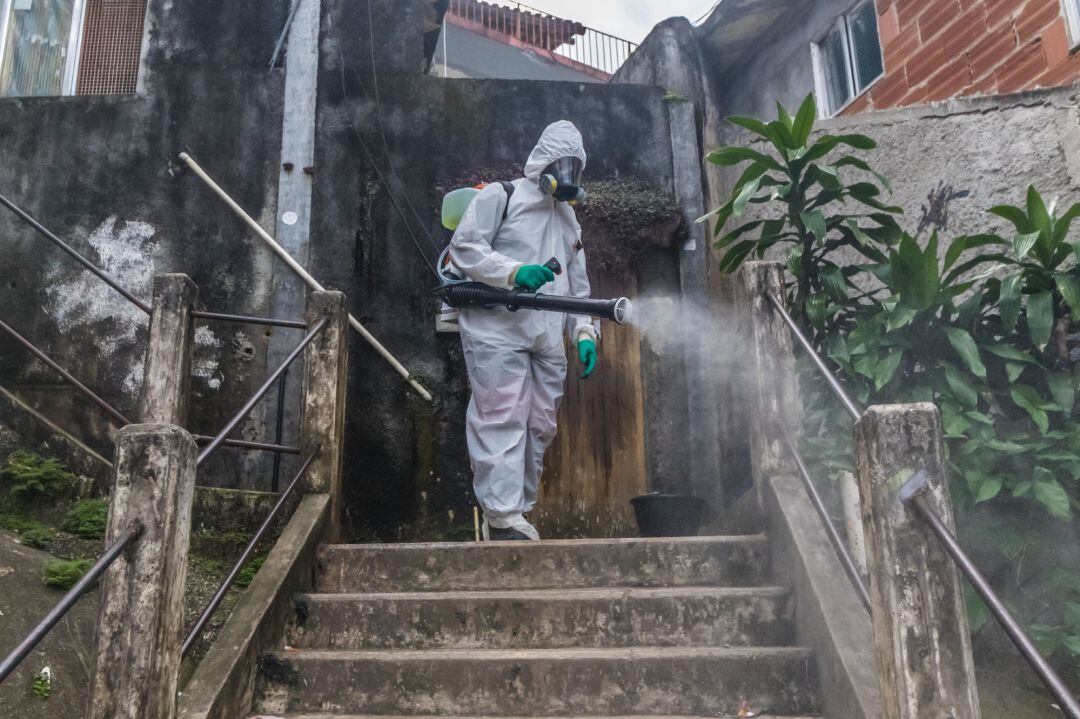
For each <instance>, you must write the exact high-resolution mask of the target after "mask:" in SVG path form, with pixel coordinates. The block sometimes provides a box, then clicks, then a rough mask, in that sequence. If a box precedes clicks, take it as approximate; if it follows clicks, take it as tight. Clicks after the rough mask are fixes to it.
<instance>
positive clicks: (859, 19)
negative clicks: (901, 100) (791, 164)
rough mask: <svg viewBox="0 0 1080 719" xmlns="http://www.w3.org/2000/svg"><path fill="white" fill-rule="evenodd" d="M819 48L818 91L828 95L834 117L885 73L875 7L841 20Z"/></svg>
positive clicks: (859, 8)
mask: <svg viewBox="0 0 1080 719" xmlns="http://www.w3.org/2000/svg"><path fill="white" fill-rule="evenodd" d="M817 47H818V53H817V57H818V63H819V68H818V72H819V76H820V78H821V81H820V83H819V85H823V87H819V89H820V90H824V92H825V95H826V109H827V113H826V114H828V115H835V114H836V113H837V112H839V111H840V110H841V109H843V107H844V106H845V105H847V104H848V103H849V102H851V100H852V99H854V98H855V97H856V96H857V95H859V94H860V93H861V92H862V91H863V90H865V89H866V88H867V87H869V86H870V84H871V83H872V82H874V80H876V79H878V78H879V77H881V74H882V72H883V70H884V68H883V66H882V62H881V41H880V39H879V38H878V27H877V9H876V8H875V7H874V3H873V2H864V3H862V4H860V5H858V6H856V7H855V9H853V10H852V11H850V12H848V13H846V14H844V15H841V16H840V17H838V18H837V19H836V23H835V24H834V25H833V26H832V28H830V29H829V32H828V33H826V35H825V37H824V38H822V39H821V41H820V42H818V45H817Z"/></svg>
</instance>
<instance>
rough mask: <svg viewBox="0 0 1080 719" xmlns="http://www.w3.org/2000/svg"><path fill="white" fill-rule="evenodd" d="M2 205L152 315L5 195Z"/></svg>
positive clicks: (133, 297)
mask: <svg viewBox="0 0 1080 719" xmlns="http://www.w3.org/2000/svg"><path fill="white" fill-rule="evenodd" d="M0 204H2V205H4V206H5V207H7V208H8V209H9V210H11V211H12V212H14V213H15V214H16V215H17V216H18V217H19V219H21V220H22V221H23V222H25V223H26V224H28V225H30V226H31V227H33V228H34V229H35V230H37V231H38V232H39V233H41V235H42V236H44V237H45V239H47V240H49V241H50V242H52V243H53V244H54V245H56V246H57V247H59V248H60V249H61V250H63V251H64V252H66V253H68V254H69V255H71V256H72V257H73V258H74V259H75V261H76V262H78V263H79V264H80V265H82V266H83V267H85V268H86V269H88V270H90V272H92V273H93V274H94V275H96V276H97V278H98V279H99V280H101V281H102V282H104V283H105V284H107V285H108V286H109V287H112V288H113V289H114V290H116V291H117V292H119V293H120V294H121V295H123V297H124V299H126V300H127V301H128V302H130V303H131V304H133V305H135V306H136V307H138V308H139V309H140V310H142V311H143V312H145V313H146V314H150V312H151V308H150V305H148V304H146V303H145V302H143V301H142V300H140V299H139V298H138V297H136V296H135V295H133V294H131V293H130V292H128V291H127V290H126V289H124V288H123V286H121V284H120V283H119V282H117V281H116V280H115V279H113V278H112V277H110V276H109V275H107V274H105V272H104V271H103V270H101V269H98V267H97V266H96V265H95V264H94V263H93V262H91V261H90V260H88V259H86V258H85V257H83V256H82V255H80V254H79V253H78V252H77V251H76V250H75V248H73V247H72V246H71V245H69V244H67V243H66V242H64V241H63V240H61V239H60V238H59V237H57V236H56V235H55V234H53V233H52V232H50V231H49V230H48V229H47V228H46V227H45V226H44V225H42V224H41V223H40V222H38V221H37V220H35V219H34V218H33V217H31V216H30V214H29V213H28V212H26V211H25V210H23V209H22V208H20V207H19V206H18V205H16V204H15V203H14V202H12V201H11V200H9V199H8V198H6V197H4V196H3V195H0Z"/></svg>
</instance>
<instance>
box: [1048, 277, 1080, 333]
mask: <svg viewBox="0 0 1080 719" xmlns="http://www.w3.org/2000/svg"><path fill="white" fill-rule="evenodd" d="M1054 282H1055V283H1056V284H1057V289H1058V292H1060V293H1061V297H1062V299H1064V300H1065V304H1067V305H1068V306H1069V316H1070V317H1072V320H1073V322H1080V277H1077V276H1076V275H1074V274H1066V273H1064V272H1059V273H1057V274H1056V275H1054Z"/></svg>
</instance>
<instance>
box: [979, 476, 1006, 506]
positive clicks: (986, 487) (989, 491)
mask: <svg viewBox="0 0 1080 719" xmlns="http://www.w3.org/2000/svg"><path fill="white" fill-rule="evenodd" d="M1000 491H1001V480H1000V479H995V478H993V477H988V478H987V479H986V480H985V481H984V482H983V483H982V484H981V485H979V491H978V493H976V495H975V504H978V503H979V502H985V501H987V500H990V499H993V498H994V497H996V496H998V492H1000Z"/></svg>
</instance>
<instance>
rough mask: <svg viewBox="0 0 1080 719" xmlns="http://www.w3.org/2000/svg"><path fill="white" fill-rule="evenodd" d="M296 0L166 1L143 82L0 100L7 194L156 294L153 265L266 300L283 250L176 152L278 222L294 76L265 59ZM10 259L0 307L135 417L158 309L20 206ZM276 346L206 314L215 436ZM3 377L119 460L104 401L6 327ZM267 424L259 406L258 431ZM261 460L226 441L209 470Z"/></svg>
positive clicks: (4, 218)
mask: <svg viewBox="0 0 1080 719" xmlns="http://www.w3.org/2000/svg"><path fill="white" fill-rule="evenodd" d="M287 11H288V2H287V0H269V1H256V0H236V1H235V2H229V3H220V2H217V1H216V0H186V1H185V2H182V3H179V2H171V1H170V0H151V2H150V3H149V10H148V19H147V35H146V37H147V40H146V47H145V66H144V68H143V75H142V80H141V83H140V86H141V87H143V88H144V89H143V91H142V92H141V94H139V95H137V96H111V97H105V96H83V97H49V98H5V99H0V155H2V156H3V157H4V162H3V163H2V164H0V193H2V194H4V195H5V196H7V197H9V198H10V199H12V200H13V201H15V202H16V203H18V204H19V205H21V206H22V207H23V208H24V209H25V210H26V211H28V212H30V213H31V214H33V215H34V216H36V217H37V218H39V219H40V220H41V221H42V222H43V223H44V224H45V225H46V226H48V227H49V228H51V229H52V230H54V231H55V232H56V233H57V234H59V235H60V236H61V237H62V238H64V239H66V240H68V241H69V242H70V243H71V244H72V245H73V246H75V248H76V249H78V250H79V251H80V252H82V253H84V254H85V255H86V256H87V257H89V258H90V259H91V260H92V261H94V262H95V263H96V264H98V265H99V266H101V267H103V268H104V269H105V270H106V271H108V272H110V273H112V274H113V275H114V276H115V277H116V278H117V279H118V280H120V282H121V283H123V285H124V286H125V287H126V288H127V289H128V290H130V291H131V292H133V293H135V294H136V295H138V296H139V297H141V298H142V299H144V300H145V301H149V300H150V294H151V281H152V278H153V275H154V274H155V273H157V272H184V273H187V274H189V275H190V276H191V277H192V278H193V279H194V280H195V282H196V283H197V284H198V285H199V286H200V290H201V296H202V298H203V303H204V305H205V307H207V308H210V309H214V310H218V311H228V312H234V313H245V314H255V315H258V314H264V313H266V311H267V307H268V292H269V287H268V284H269V280H268V278H269V267H270V257H269V255H268V254H267V252H266V251H265V250H264V248H263V247H262V246H261V245H260V244H259V243H258V240H255V239H252V238H251V237H250V235H249V233H247V232H246V231H245V230H244V228H243V227H242V225H241V224H240V223H239V222H238V221H237V220H236V218H235V217H234V216H233V215H232V214H231V213H230V212H229V211H228V210H227V209H226V208H225V207H224V206H223V205H222V204H221V203H220V201H219V200H217V199H216V198H215V197H213V196H211V195H210V194H209V193H208V192H207V191H206V190H205V188H203V187H202V186H200V185H198V184H197V181H195V180H193V179H192V178H191V177H189V176H185V175H184V174H182V173H181V172H180V168H179V167H178V166H177V165H176V163H175V157H176V155H177V153H179V152H180V151H181V150H187V151H189V152H191V153H192V154H193V155H195V156H196V157H197V158H199V160H200V161H202V162H203V163H205V165H206V166H207V169H209V170H210V171H211V172H213V173H214V174H215V175H217V176H218V177H219V178H220V179H221V181H222V183H223V184H225V185H226V186H227V187H228V188H229V191H230V192H231V193H233V194H234V196H235V197H236V198H237V200H238V201H239V202H240V203H241V204H242V205H244V206H245V207H246V208H248V209H249V210H250V211H251V212H252V213H253V214H254V215H255V216H256V217H257V218H260V219H262V220H265V221H269V224H270V226H272V219H273V215H274V206H273V203H274V198H275V196H276V192H275V188H276V178H277V171H276V169H275V165H276V164H277V160H278V154H279V148H280V128H281V112H282V110H281V95H282V84H283V81H282V76H283V72H282V70H280V69H275V70H271V69H268V68H267V63H268V61H269V58H270V55H271V54H272V52H273V47H274V42H275V41H276V38H277V35H278V33H279V32H280V30H281V27H282V25H283V24H284V21H285V15H286V13H287ZM0 256H2V257H3V262H2V263H0V317H2V319H3V320H4V321H5V322H7V323H8V324H10V325H12V326H13V327H14V328H15V329H16V330H18V331H19V332H20V333H22V334H23V335H24V336H26V337H27V338H29V339H31V340H32V341H33V342H34V343H36V344H37V345H38V346H39V347H41V348H43V349H45V350H46V351H47V352H48V353H49V354H50V355H52V356H53V357H54V358H56V359H57V360H58V361H59V362H60V363H61V364H62V365H64V366H66V367H67V368H69V369H70V370H71V371H72V372H73V373H75V374H76V375H77V376H78V377H79V378H80V379H81V380H82V381H83V382H85V383H86V384H87V385H89V386H90V387H91V388H92V389H94V390H95V391H97V392H99V393H100V394H101V395H102V396H103V397H104V398H105V399H106V400H108V401H109V402H110V403H112V404H113V405H114V406H116V407H117V408H119V409H120V410H121V411H122V412H124V413H125V414H128V415H132V414H134V410H135V405H136V402H137V400H138V393H139V388H140V385H141V379H142V363H143V352H144V347H145V338H146V328H147V318H146V317H145V316H144V315H143V314H142V313H141V312H140V311H139V310H138V309H136V308H135V307H133V306H131V305H129V304H128V303H127V302H126V301H125V300H124V299H123V298H122V297H121V296H120V295H118V294H116V293H115V292H113V291H112V290H110V289H109V288H108V287H106V286H105V285H104V284H102V283H100V282H99V281H98V280H97V279H95V278H94V277H93V276H91V275H90V274H89V273H87V272H86V271H84V270H82V269H81V268H79V267H78V266H77V265H76V264H75V263H74V262H73V261H72V260H71V259H70V258H68V257H67V256H65V255H64V254H62V253H61V252H60V251H59V250H58V249H56V248H55V247H53V246H52V245H51V244H49V243H48V242H47V241H46V240H45V239H44V238H42V237H41V236H39V235H37V234H36V233H34V231H33V230H31V229H30V228H28V227H26V226H25V225H24V224H22V223H21V222H20V221H19V220H18V219H17V218H15V217H14V216H13V215H12V214H11V213H9V212H8V211H7V210H0ZM266 341H267V338H266V336H265V333H264V330H263V328H261V327H247V326H230V325H221V324H213V325H210V324H206V325H201V326H200V327H199V330H198V335H197V342H198V350H197V356H196V363H195V379H194V397H193V402H192V418H191V428H192V429H195V430H197V431H200V432H203V433H209V434H213V433H215V432H216V431H217V429H219V428H220V427H221V425H222V424H223V423H224V421H225V419H226V418H227V417H228V416H230V415H231V414H232V412H233V411H235V409H236V408H237V407H238V406H239V404H240V403H241V402H242V401H243V399H244V398H245V397H246V395H248V394H249V393H250V391H251V389H252V388H253V386H254V383H255V382H256V381H257V380H258V379H260V378H261V377H262V375H263V372H264V368H263V366H262V361H261V357H262V355H263V353H264V347H265V345H266ZM0 383H3V385H4V386H5V387H7V388H9V389H11V390H12V391H15V392H18V393H19V395H20V396H22V397H24V398H27V399H28V401H30V402H31V403H33V404H34V405H36V406H37V407H39V408H40V409H42V410H43V411H45V412H46V413H47V414H49V415H50V416H52V417H54V418H56V419H57V420H58V421H61V422H62V424H63V425H64V426H65V427H66V428H68V429H70V430H71V431H72V432H73V433H74V434H76V435H77V436H79V437H81V438H83V439H85V440H87V441H89V442H90V444H91V445H92V446H94V447H95V449H97V450H98V451H100V452H101V453H102V454H105V456H107V457H111V455H112V430H111V428H110V427H109V426H108V423H107V421H106V419H105V418H104V416H103V414H102V413H101V412H100V411H99V410H97V409H96V408H92V407H89V406H88V405H87V404H86V403H85V402H83V401H82V400H81V399H77V398H75V397H74V395H73V394H72V393H71V392H70V391H69V390H68V389H67V388H66V387H65V386H63V385H61V384H60V380H59V379H58V377H57V376H56V375H55V374H53V373H52V372H51V370H49V369H48V368H47V367H45V366H43V365H41V364H40V363H38V362H36V361H31V359H30V356H29V355H28V354H27V353H26V352H25V351H24V350H22V349H21V348H18V347H17V346H16V345H15V344H14V343H13V342H11V341H10V340H9V338H8V337H7V336H6V335H2V336H0ZM133 419H134V418H133ZM260 429H261V418H260V417H259V416H258V414H257V413H256V418H255V420H254V421H253V422H252V423H249V425H247V426H245V428H244V433H247V434H254V433H255V432H256V431H257V430H260ZM258 461H260V460H258V459H257V458H255V457H252V456H251V455H250V454H241V453H237V452H235V451H232V450H227V451H225V452H223V453H222V454H221V455H220V457H219V458H218V459H216V460H215V465H214V466H211V467H208V468H207V469H208V470H209V472H208V473H207V476H209V477H217V478H218V480H219V481H221V482H223V483H235V482H241V481H243V480H244V479H246V477H247V475H248V473H249V470H250V469H251V467H252V466H253V465H251V464H250V463H251V462H258Z"/></svg>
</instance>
